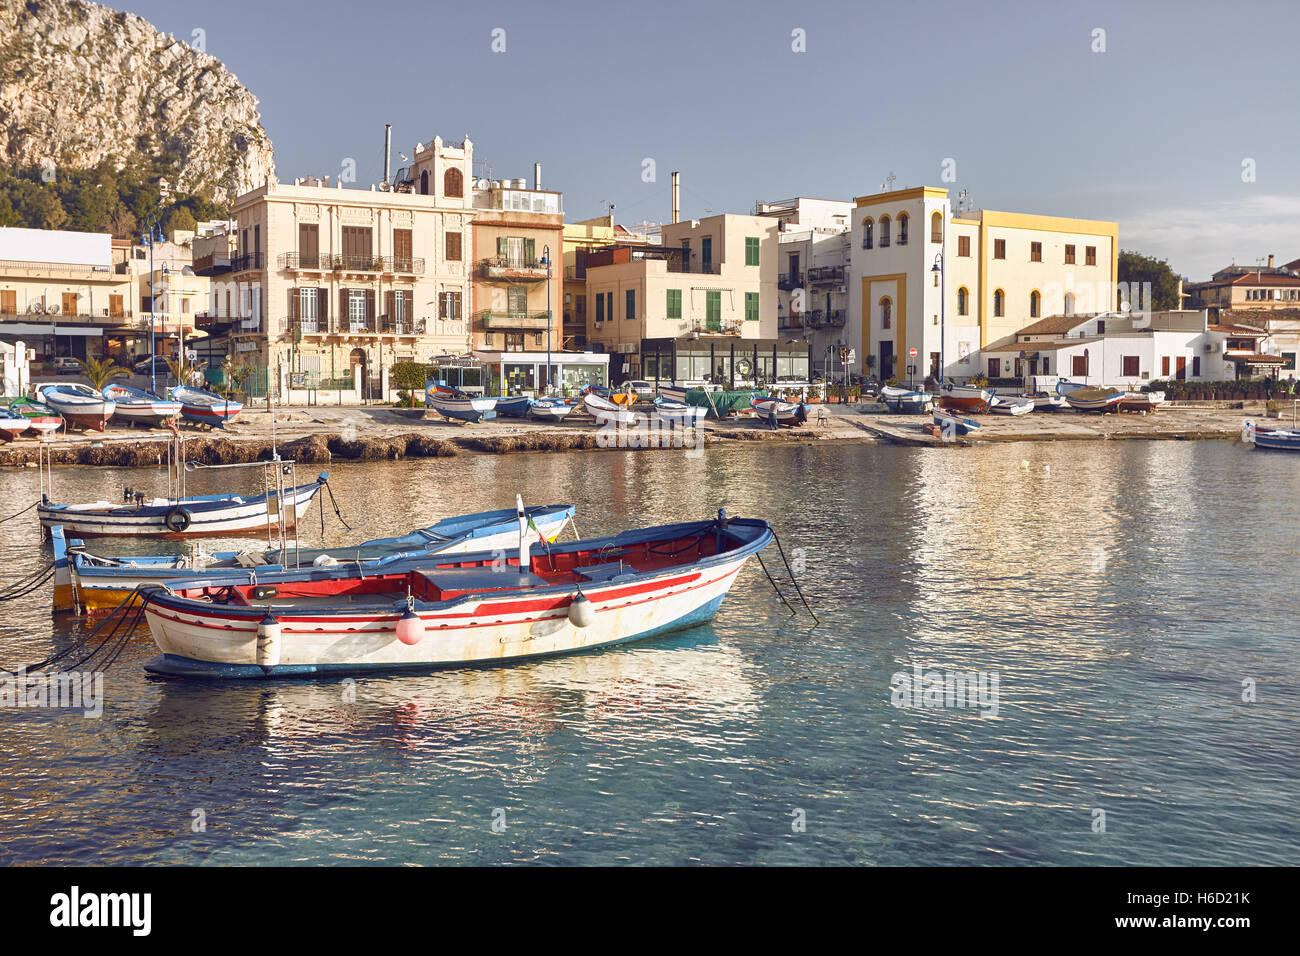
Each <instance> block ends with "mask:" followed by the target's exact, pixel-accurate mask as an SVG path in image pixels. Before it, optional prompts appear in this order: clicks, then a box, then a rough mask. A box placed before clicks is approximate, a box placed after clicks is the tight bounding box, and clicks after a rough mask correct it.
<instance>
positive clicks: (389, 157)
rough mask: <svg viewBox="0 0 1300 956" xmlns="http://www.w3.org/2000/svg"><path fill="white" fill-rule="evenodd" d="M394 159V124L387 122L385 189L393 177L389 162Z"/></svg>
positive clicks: (385, 135)
mask: <svg viewBox="0 0 1300 956" xmlns="http://www.w3.org/2000/svg"><path fill="white" fill-rule="evenodd" d="M392 159H393V124H392V123H385V124H384V188H385V189H387V188H388V183H389V181H390V178H391V177H390V175H389V173H390V171H391V170H390V169H389V164H390V163H391V162H392Z"/></svg>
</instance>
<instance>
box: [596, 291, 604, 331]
mask: <svg viewBox="0 0 1300 956" xmlns="http://www.w3.org/2000/svg"><path fill="white" fill-rule="evenodd" d="M604 321H605V293H603V292H597V293H596V324H597V325H599V324H600V323H601V322H604Z"/></svg>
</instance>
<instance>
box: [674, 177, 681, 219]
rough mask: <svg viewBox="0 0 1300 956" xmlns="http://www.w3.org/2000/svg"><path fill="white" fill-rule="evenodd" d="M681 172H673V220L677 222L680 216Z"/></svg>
mask: <svg viewBox="0 0 1300 956" xmlns="http://www.w3.org/2000/svg"><path fill="white" fill-rule="evenodd" d="M681 175H682V174H681V173H679V172H674V173H673V222H677V221H678V220H680V219H681V217H682V193H681V188H682V184H681Z"/></svg>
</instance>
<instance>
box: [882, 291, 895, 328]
mask: <svg viewBox="0 0 1300 956" xmlns="http://www.w3.org/2000/svg"><path fill="white" fill-rule="evenodd" d="M893 313H894V303H893V301H892V300H891V299H890V298H889V296H884V297H883V298H882V299H881V300H880V327H881V328H882V329H887V328H890V327H891V325H892V323H893V318H894V315H893Z"/></svg>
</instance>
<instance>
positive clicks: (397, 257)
mask: <svg viewBox="0 0 1300 956" xmlns="http://www.w3.org/2000/svg"><path fill="white" fill-rule="evenodd" d="M393 267H394V268H395V269H396V270H397V271H398V272H410V271H411V230H409V229H394V230H393Z"/></svg>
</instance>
